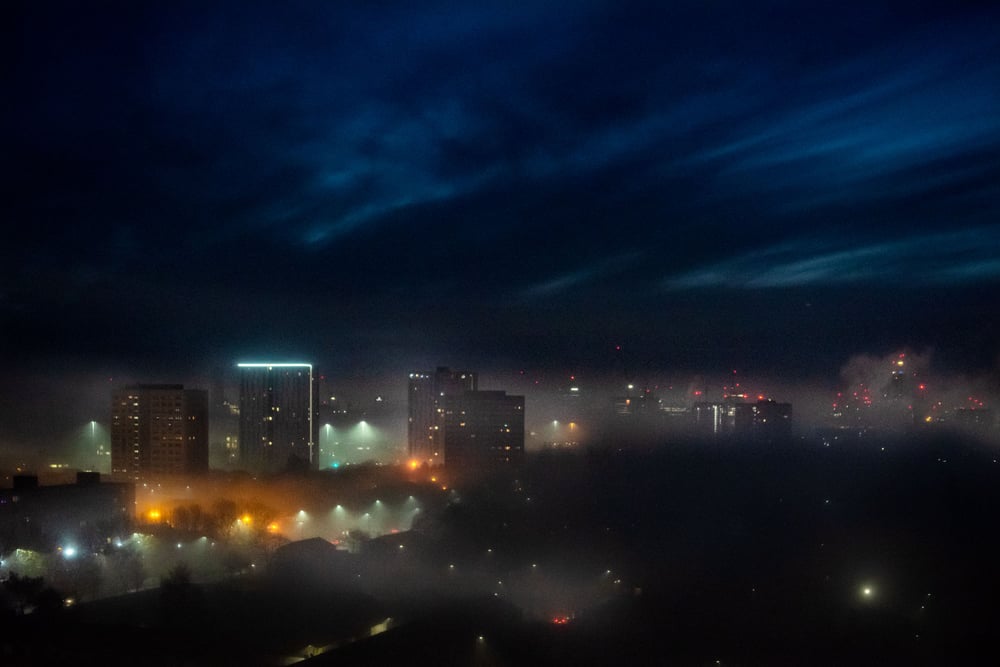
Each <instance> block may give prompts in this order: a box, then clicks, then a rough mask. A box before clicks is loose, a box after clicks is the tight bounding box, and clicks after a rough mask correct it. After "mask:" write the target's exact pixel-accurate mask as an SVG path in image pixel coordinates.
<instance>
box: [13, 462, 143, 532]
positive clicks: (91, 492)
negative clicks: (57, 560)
mask: <svg viewBox="0 0 1000 667" xmlns="http://www.w3.org/2000/svg"><path fill="white" fill-rule="evenodd" d="M134 513H135V485H134V484H133V483H131V482H102V481H101V475H100V474H99V473H96V472H78V473H77V474H76V483H75V484H58V485H54V486H39V484H38V477H37V476H35V475H14V476H13V488H10V489H0V543H3V544H4V546H5V548H7V549H13V548H14V547H18V548H24V549H40V550H50V549H54V548H56V547H66V546H75V547H77V548H80V547H86V548H90V549H96V548H100V546H101V545H104V544H106V543H107V541H108V540H109V539H111V538H113V537H115V536H121V535H126V534H128V533H129V532H130V531H131V530H132V523H133V519H134Z"/></svg>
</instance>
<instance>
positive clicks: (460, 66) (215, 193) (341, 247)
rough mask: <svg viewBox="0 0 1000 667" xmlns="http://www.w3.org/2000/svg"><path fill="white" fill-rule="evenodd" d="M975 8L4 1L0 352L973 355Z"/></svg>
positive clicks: (989, 90) (18, 360)
mask: <svg viewBox="0 0 1000 667" xmlns="http://www.w3.org/2000/svg"><path fill="white" fill-rule="evenodd" d="M519 4H525V5H528V7H519V6H518V5H519ZM989 5H990V3H919V2H906V3H895V4H887V5H878V4H877V3H855V2H831V3H812V2H810V3H800V2H795V3H745V2H722V1H703V2H690V3H650V4H643V3H622V2H608V3H600V2H579V3H509V2H504V3H484V2H474V3H458V2H455V3H423V2H421V3H389V2H384V3H383V2H379V3H326V2H323V3H321V2H308V3H306V2H290V3H262V4H257V3H244V2H236V3H207V2H191V3H185V2H170V3H132V2H123V3H65V4H63V3H47V2H24V3H15V4H13V5H6V6H5V9H4V10H3V12H4V20H3V26H4V27H3V29H2V30H3V40H2V41H3V47H2V48H3V49H4V57H3V62H4V65H3V77H4V91H5V92H4V95H3V97H4V102H3V105H2V109H3V112H2V113H3V127H4V135H5V136H4V149H3V151H2V153H3V158H2V159H3V163H4V174H5V177H4V179H3V181H4V196H3V201H4V219H5V221H6V224H5V225H4V240H3V243H2V245H0V259H2V266H0V276H2V281H0V321H2V326H3V329H4V334H3V335H4V338H5V344H4V347H5V348H6V351H7V353H8V354H10V355H11V357H12V358H11V362H12V364H13V367H14V368H15V369H21V371H23V372H28V371H27V370H25V369H35V370H38V369H42V370H43V371H45V372H49V371H55V370H56V369H58V368H60V367H65V365H67V364H70V365H72V366H73V367H74V368H77V369H81V372H85V373H86V372H91V371H93V372H95V373H104V372H107V373H111V372H116V373H125V374H128V375H133V376H137V377H142V376H143V374H149V375H153V374H156V375H158V376H162V375H163V374H164V373H167V372H174V373H176V374H178V375H182V376H185V375H191V374H198V373H203V372H205V371H206V369H208V368H210V367H212V366H217V365H221V364H229V363H231V362H233V361H235V360H236V359H237V358H246V357H248V356H250V355H255V356H272V357H274V356H279V357H282V356H283V357H296V358H300V359H301V358H308V359H312V360H314V361H316V362H317V363H320V364H321V365H323V366H324V367H325V368H326V369H327V370H328V372H330V373H331V374H338V373H344V374H353V375H362V374H378V373H383V372H393V373H395V372H398V371H400V370H402V369H406V368H411V367H428V366H430V365H433V364H435V363H438V362H440V363H453V364H465V365H473V366H478V367H481V368H490V367H495V368H511V367H522V366H526V367H542V368H560V369H565V368H574V369H580V368H592V369H595V370H599V371H602V372H603V371H608V370H609V369H612V368H613V367H614V366H615V364H616V363H620V360H617V359H616V358H615V355H614V354H613V348H614V346H615V345H616V344H624V345H625V346H626V349H627V350H629V351H630V352H629V353H630V355H631V359H630V360H628V363H629V364H632V365H633V366H636V367H647V368H652V369H665V370H671V369H673V370H678V371H682V372H688V371H691V372H694V371H704V372H708V373H711V372H717V371H720V370H721V369H725V368H729V367H730V366H733V365H739V366H740V367H741V368H748V369H750V370H751V371H752V372H757V373H760V374H769V375H772V376H773V375H780V374H788V375H791V376H795V377H816V376H824V375H826V376H831V377H835V376H836V372H837V368H838V367H839V365H840V364H841V363H842V362H843V361H844V360H845V359H846V358H847V356H848V355H849V354H851V353H854V352H868V353H872V354H882V353H885V352H887V351H890V350H892V349H895V348H897V347H901V346H910V347H916V348H923V347H932V348H934V349H935V350H936V354H937V358H939V359H943V360H946V361H947V362H949V363H952V362H953V363H955V364H957V365H958V366H962V365H965V366H967V367H980V366H982V365H983V364H986V365H992V364H995V363H996V360H997V359H998V354H1000V344H998V342H997V341H998V340H1000V325H998V316H997V314H996V310H997V304H998V303H1000V300H998V298H997V297H998V295H1000V289H998V285H1000V111H998V110H1000V39H998V37H997V35H998V34H1000V16H998V12H997V10H996V9H995V8H991V7H989ZM15 350H16V352H15ZM179 379H181V380H183V379H184V378H183V377H181V378H179Z"/></svg>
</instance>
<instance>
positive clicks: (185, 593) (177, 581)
mask: <svg viewBox="0 0 1000 667" xmlns="http://www.w3.org/2000/svg"><path fill="white" fill-rule="evenodd" d="M202 605H203V596H202V592H201V588H199V587H198V586H196V585H195V584H194V583H193V582H192V581H191V569H190V568H189V567H188V566H187V564H185V563H178V564H177V565H175V566H174V567H173V568H172V569H171V570H170V571H169V572H168V573H167V576H165V577H162V578H161V579H160V613H161V614H162V616H163V620H164V623H166V624H167V625H194V624H196V623H197V620H198V617H199V615H200V612H201V611H202Z"/></svg>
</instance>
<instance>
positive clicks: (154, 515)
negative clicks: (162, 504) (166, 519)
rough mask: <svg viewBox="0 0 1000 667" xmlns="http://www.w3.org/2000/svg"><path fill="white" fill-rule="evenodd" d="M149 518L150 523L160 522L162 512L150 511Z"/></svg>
mask: <svg viewBox="0 0 1000 667" xmlns="http://www.w3.org/2000/svg"><path fill="white" fill-rule="evenodd" d="M147 516H148V517H149V520H150V521H159V520H160V516H161V514H160V510H149V514H147Z"/></svg>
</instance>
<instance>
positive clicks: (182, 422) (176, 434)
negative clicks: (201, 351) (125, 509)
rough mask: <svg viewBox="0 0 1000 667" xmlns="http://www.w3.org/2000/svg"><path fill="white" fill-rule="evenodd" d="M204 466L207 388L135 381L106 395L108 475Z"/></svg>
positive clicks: (137, 475)
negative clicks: (108, 405)
mask: <svg viewBox="0 0 1000 667" xmlns="http://www.w3.org/2000/svg"><path fill="white" fill-rule="evenodd" d="M207 470H208V393H207V392H205V391H204V390H201V389H185V388H184V385H180V384H138V385H131V386H127V387H124V388H122V389H117V390H115V391H114V392H113V394H112V399H111V474H112V475H113V476H114V477H115V478H117V479H129V480H133V481H135V480H142V479H147V478H149V477H150V476H156V475H178V474H192V473H200V472H206V471H207Z"/></svg>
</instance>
